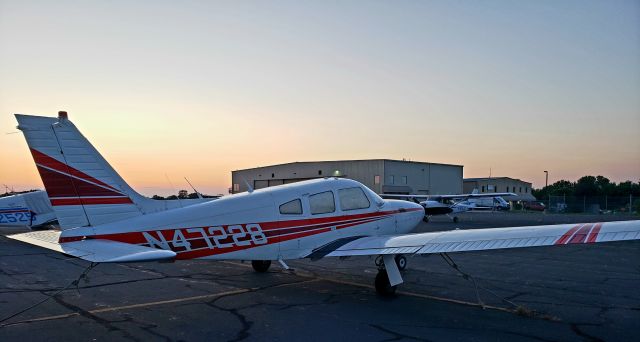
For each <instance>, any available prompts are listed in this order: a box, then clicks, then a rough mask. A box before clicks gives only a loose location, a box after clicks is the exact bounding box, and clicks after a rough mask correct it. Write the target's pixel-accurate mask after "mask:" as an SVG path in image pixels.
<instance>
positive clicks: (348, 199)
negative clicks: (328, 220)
mask: <svg viewBox="0 0 640 342" xmlns="http://www.w3.org/2000/svg"><path fill="white" fill-rule="evenodd" d="M338 196H340V209H342V210H355V209H365V208H369V205H370V203H369V199H368V198H367V196H366V195H365V194H364V192H363V191H362V189H360V188H347V189H340V190H338Z"/></svg>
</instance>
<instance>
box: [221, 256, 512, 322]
mask: <svg viewBox="0 0 640 342" xmlns="http://www.w3.org/2000/svg"><path fill="white" fill-rule="evenodd" d="M220 262H221V263H225V264H230V265H237V266H244V267H252V266H251V265H248V264H245V263H241V262H233V261H220ZM285 272H286V271H285ZM291 274H293V275H297V276H300V277H304V278H313V279H318V280H323V281H328V282H331V283H336V284H342V285H350V286H356V287H362V288H367V289H372V290H375V286H372V285H367V284H362V283H357V282H353V281H348V280H339V279H332V278H324V277H318V276H316V275H313V273H311V272H308V271H304V270H303V271H302V272H300V271H298V270H295V271H293V272H291ZM397 293H398V294H401V295H405V296H412V297H418V298H423V299H431V300H437V301H441V302H448V303H454V304H460V305H466V306H473V307H477V308H482V309H490V310H496V311H502V312H508V313H514V311H513V310H511V309H508V308H503V307H499V306H493V305H486V304H484V305H483V304H480V303H474V302H468V301H464V300H459V299H452V298H445V297H437V296H431V295H426V294H422V293H415V292H407V291H398V292H397Z"/></svg>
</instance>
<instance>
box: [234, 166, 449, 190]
mask: <svg viewBox="0 0 640 342" xmlns="http://www.w3.org/2000/svg"><path fill="white" fill-rule="evenodd" d="M320 177H346V178H351V179H354V180H357V181H359V182H361V183H363V184H364V185H366V186H367V187H369V188H371V189H372V190H373V191H375V192H377V193H403V194H409V193H411V194H432V195H434V194H458V193H462V166H461V165H449V164H434V163H424V162H413V161H403V160H390V159H368V160H339V161H317V162H295V163H287V164H279V165H271V166H264V167H256V168H251V169H244V170H236V171H232V173H231V178H232V187H231V188H230V192H231V193H238V192H244V191H247V190H248V188H247V185H246V183H245V180H246V182H248V183H249V184H251V185H252V186H253V187H254V189H261V188H264V187H267V186H274V185H281V184H288V183H293V182H298V181H302V180H307V179H313V178H320Z"/></svg>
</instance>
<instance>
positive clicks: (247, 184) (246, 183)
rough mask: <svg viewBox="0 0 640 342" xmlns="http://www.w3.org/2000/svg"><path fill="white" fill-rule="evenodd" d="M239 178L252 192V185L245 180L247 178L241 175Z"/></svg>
mask: <svg viewBox="0 0 640 342" xmlns="http://www.w3.org/2000/svg"><path fill="white" fill-rule="evenodd" d="M240 178H242V181H243V182H244V184H245V185H246V186H247V189H248V191H249V193H252V192H253V187H252V186H251V185H249V182H247V179H246V178H244V177H242V176H240Z"/></svg>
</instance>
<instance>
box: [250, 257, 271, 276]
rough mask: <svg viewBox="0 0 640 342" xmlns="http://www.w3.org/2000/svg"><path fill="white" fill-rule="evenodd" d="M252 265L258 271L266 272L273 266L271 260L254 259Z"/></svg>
mask: <svg viewBox="0 0 640 342" xmlns="http://www.w3.org/2000/svg"><path fill="white" fill-rule="evenodd" d="M251 266H253V269H254V270H255V271H256V272H259V273H264V272H266V271H268V270H269V266H271V260H252V261H251Z"/></svg>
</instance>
